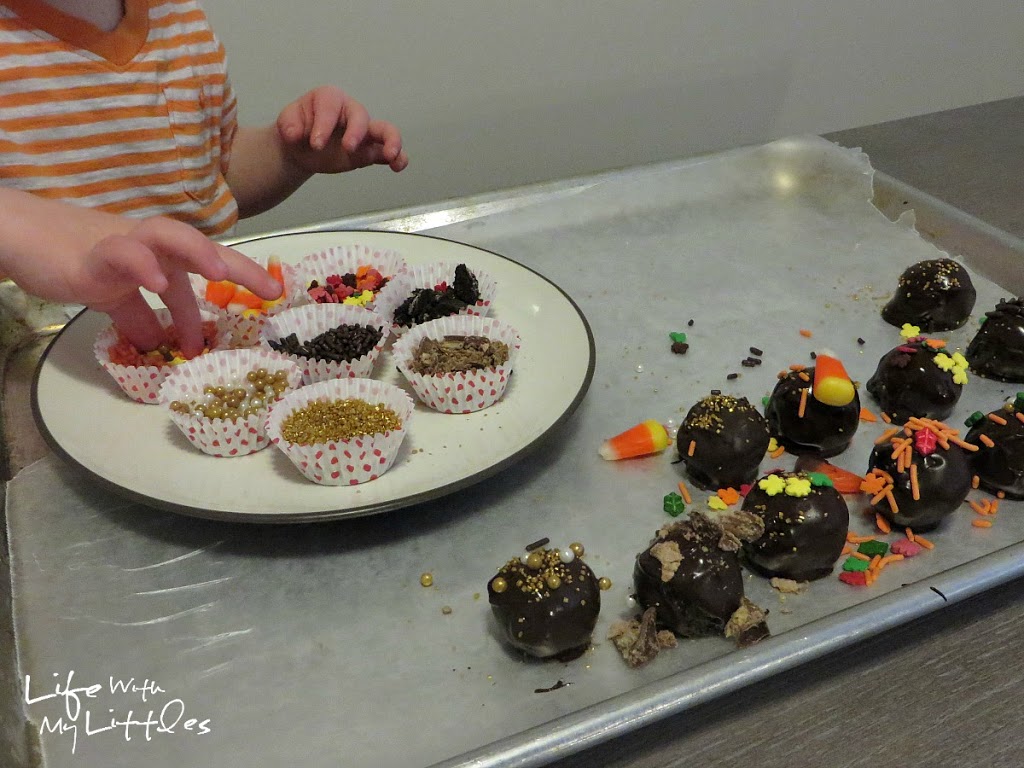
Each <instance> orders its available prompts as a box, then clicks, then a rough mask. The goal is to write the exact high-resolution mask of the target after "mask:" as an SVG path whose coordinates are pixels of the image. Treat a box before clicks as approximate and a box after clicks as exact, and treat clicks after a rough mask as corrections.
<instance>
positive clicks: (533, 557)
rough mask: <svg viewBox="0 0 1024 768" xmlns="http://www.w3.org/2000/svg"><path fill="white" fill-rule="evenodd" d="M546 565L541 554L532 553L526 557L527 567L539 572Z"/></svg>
mask: <svg viewBox="0 0 1024 768" xmlns="http://www.w3.org/2000/svg"><path fill="white" fill-rule="evenodd" d="M542 565H544V556H543V555H542V554H541V553H540V552H531V553H530V554H529V555H527V556H526V567H527V568H531V569H533V570H535V571H536V570H539V569H540V567H541V566H542Z"/></svg>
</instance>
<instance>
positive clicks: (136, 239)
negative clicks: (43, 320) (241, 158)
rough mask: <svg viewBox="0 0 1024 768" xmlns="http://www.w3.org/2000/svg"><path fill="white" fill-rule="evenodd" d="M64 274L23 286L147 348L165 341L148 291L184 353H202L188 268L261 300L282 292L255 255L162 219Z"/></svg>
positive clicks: (101, 245)
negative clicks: (100, 316)
mask: <svg viewBox="0 0 1024 768" xmlns="http://www.w3.org/2000/svg"><path fill="white" fill-rule="evenodd" d="M61 272H63V274H64V278H63V281H62V282H63V285H59V284H58V285H53V284H51V285H50V286H49V287H48V288H47V289H46V290H43V291H41V292H40V291H39V290H32V287H31V286H22V287H24V288H26V289H27V290H30V291H32V292H34V293H37V294H40V295H42V296H43V298H52V299H56V300H59V301H77V302H80V303H83V304H86V305H87V306H89V307H91V308H92V309H96V310H100V311H102V312H106V313H107V314H108V315H110V317H111V319H112V320H113V321H114V324H115V325H117V327H118V329H120V331H121V332H122V333H123V334H124V335H125V336H126V337H127V338H128V340H129V341H131V342H132V344H134V345H135V346H136V347H138V348H139V349H140V350H150V349H154V348H156V347H157V346H159V345H160V344H161V343H163V342H164V340H165V339H164V332H163V328H162V327H161V325H160V323H159V321H158V320H157V318H156V314H155V313H154V312H153V310H152V308H150V306H149V304H148V303H147V302H146V300H145V299H144V298H143V297H142V294H141V293H139V288H140V287H142V288H145V289H147V290H149V291H152V292H153V293H156V294H158V295H159V296H160V298H161V299H163V301H164V304H166V306H167V308H168V309H169V310H170V311H171V316H172V317H173V319H174V324H175V327H176V328H177V329H178V332H179V336H180V339H181V351H182V353H183V354H184V355H185V356H186V357H191V356H194V355H197V354H199V353H200V352H202V351H203V337H202V332H201V329H200V326H201V320H200V315H199V307H198V305H197V304H196V298H195V295H194V293H193V291H192V287H191V284H190V282H189V276H188V275H189V272H196V273H198V274H200V275H202V276H203V277H205V278H207V279H208V280H231V281H233V282H236V283H240V284H241V285H244V286H245V287H247V288H249V289H250V290H252V291H253V293H255V294H256V295H257V296H260V297H261V298H264V299H276V298H277V297H278V296H279V295H280V294H281V286H280V284H278V283H277V281H275V280H274V279H273V278H272V277H270V275H269V274H267V272H266V271H265V270H264V269H263V268H262V267H260V266H259V265H257V264H256V263H255V262H253V261H252V260H250V259H248V258H246V257H245V256H243V255H242V254H240V253H238V252H237V251H233V250H231V249H230V248H225V247H224V246H222V245H218V244H216V243H214V242H213V241H212V240H209V239H208V238H207V237H206V236H204V235H203V234H201V233H200V232H199V231H198V230H195V229H193V228H192V227H190V226H189V225H187V224H183V223H181V222H177V221H172V220H170V219H164V218H152V219H146V220H145V221H143V222H142V223H141V224H139V225H138V226H137V227H135V228H134V229H133V230H131V231H130V232H128V233H127V234H124V235H111V236H110V237H107V238H105V239H103V240H101V241H100V242H98V243H97V244H96V246H95V247H93V249H92V250H91V251H89V252H88V253H87V254H86V255H85V256H84V258H81V259H80V260H79V261H78V263H72V264H71V265H70V266H68V265H65V266H64V268H63V269H62V270H61ZM47 294H49V295H47Z"/></svg>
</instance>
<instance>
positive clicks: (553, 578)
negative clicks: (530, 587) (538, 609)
mask: <svg viewBox="0 0 1024 768" xmlns="http://www.w3.org/2000/svg"><path fill="white" fill-rule="evenodd" d="M546 582H547V585H548V589H558V588H559V587H560V586H562V580H561V579H560V578H558V575H557V574H554V573H552V574H551V575H550V576H548V577H547V579H546Z"/></svg>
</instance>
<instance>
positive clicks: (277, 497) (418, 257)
mask: <svg viewBox="0 0 1024 768" xmlns="http://www.w3.org/2000/svg"><path fill="white" fill-rule="evenodd" d="M359 243H364V244H367V245H370V246H373V247H379V248H393V249H395V250H397V251H400V252H401V253H402V255H403V257H405V259H406V260H407V261H408V262H409V263H410V264H415V263H420V262H431V261H450V262H453V263H465V264H466V265H467V266H469V267H470V269H473V268H474V267H476V268H480V269H484V270H486V271H487V272H488V273H490V274H491V275H492V276H493V277H494V279H495V281H496V283H497V286H498V288H497V296H496V299H495V302H494V306H493V309H492V311H491V314H492V315H493V316H494V317H497V318H500V319H501V320H503V321H505V322H507V323H509V324H510V325H512V326H513V327H515V328H516V329H517V330H518V331H519V333H520V335H521V337H522V350H521V353H520V356H519V360H518V363H517V365H516V370H515V372H514V374H513V375H512V378H511V380H510V383H509V388H508V391H507V392H506V394H505V397H504V398H502V400H501V401H499V402H498V403H497V404H495V405H493V406H491V407H490V408H487V409H486V410H483V411H479V412H477V413H472V414H467V415H445V414H441V413H437V412H436V411H432V410H430V409H429V408H427V407H426V406H424V405H422V404H419V403H418V404H417V406H416V410H415V412H414V413H413V416H412V418H411V419H410V423H409V435H408V436H407V438H406V440H405V442H404V444H403V446H402V450H401V452H400V454H399V458H398V460H397V462H396V463H395V466H394V467H392V468H391V470H390V471H388V472H387V473H386V474H385V475H383V476H382V477H380V478H378V479H377V480H374V481H372V482H369V483H364V484H363V485H359V486H353V487H340V488H339V487H325V486H319V485H315V484H313V483H311V482H309V481H307V480H305V479H304V478H303V477H302V475H301V474H299V472H298V470H296V469H295V468H294V467H293V466H292V465H291V463H290V462H289V461H288V459H287V458H286V457H285V456H284V454H283V453H281V452H280V451H279V450H277V449H276V448H274V447H270V448H267V449H265V450H262V451H259V452H257V453H254V454H250V455H248V456H243V457H239V458H229V459H221V458H214V457H211V456H207V455H205V454H203V453H201V452H199V451H197V450H196V449H195V448H193V447H191V446H190V445H189V443H188V442H187V441H186V440H185V438H184V437H183V436H182V435H181V434H180V432H178V430H177V429H176V428H175V427H174V425H173V424H172V423H171V420H170V418H168V417H167V414H166V413H165V412H164V411H163V409H162V408H161V407H159V406H155V405H142V404H139V403H134V402H132V401H130V400H129V399H128V398H127V397H125V396H124V395H123V394H122V393H121V392H120V390H119V389H118V388H117V385H116V384H115V383H114V381H113V380H112V379H111V378H110V376H109V375H108V374H107V373H106V372H105V371H104V370H103V369H102V368H100V367H99V365H97V363H96V359H95V357H94V356H93V353H92V344H93V340H94V339H95V337H96V334H97V333H98V332H99V331H100V329H101V328H102V327H103V326H104V325H105V324H106V323H107V322H109V321H108V320H107V318H106V316H105V315H102V314H99V313H96V312H91V311H86V312H83V313H82V314H80V315H78V316H77V317H76V318H75V319H73V320H72V321H71V322H70V323H69V324H68V325H67V327H66V328H65V329H64V330H63V331H62V332H61V333H60V334H59V335H58V336H57V337H56V338H55V339H54V340H53V343H52V344H51V345H50V347H49V349H48V350H47V351H46V353H45V355H44V356H43V359H42V361H41V362H40V365H39V368H38V370H37V372H36V379H35V383H34V386H33V392H32V406H33V410H34V413H35V416H36V423H37V424H38V425H39V429H40V431H41V432H42V434H43V436H44V437H45V438H46V440H47V442H48V443H49V445H50V446H51V447H52V448H53V450H54V451H55V452H56V453H58V454H59V455H60V456H62V457H63V458H64V459H66V460H67V461H69V462H70V463H72V464H74V465H77V466H79V467H81V468H82V469H84V470H86V471H87V472H88V473H90V474H91V475H93V476H94V477H96V478H98V479H99V480H101V481H105V482H106V483H108V484H110V485H112V486H113V487H115V488H116V489H118V490H120V491H122V492H126V493H128V494H129V495H130V496H132V497H134V498H136V499H138V500H140V501H142V502H144V503H146V504H150V505H152V506H156V507H161V508H164V509H170V510H172V511H175V512H180V513H183V514H188V515H194V516H197V517H208V518H214V519H222V520H223V519H226V520H238V521H245V522H278V523H280V522H303V521H308V520H329V519H334V518H342V517H354V516H358V515H367V514H373V513H377V512H384V511H387V510H390V509H396V508H398V507H403V506H407V505H410V504H415V503H418V502H422V501H426V500H428V499H432V498H436V497H438V496H443V495H445V494H447V493H451V492H452V491H455V490H458V489H459V488H464V487H465V486H468V485H470V484H472V483H476V482H478V481H480V480H483V479H484V478H486V477H488V476H490V475H492V474H494V473H495V472H497V471H499V470H501V469H503V468H505V467H507V466H509V465H510V464H512V463H513V462H515V461H517V460H518V459H519V458H521V457H522V456H523V455H524V454H525V453H526V452H527V451H528V450H529V449H530V448H532V447H533V446H535V445H536V444H537V443H538V442H539V441H540V440H541V439H542V438H544V436H545V435H547V434H548V433H549V432H551V431H552V430H553V429H554V428H556V427H557V426H558V425H559V424H561V423H562V421H564V420H565V419H566V418H568V417H569V415H570V414H571V413H572V412H573V411H574V410H575V409H576V407H577V406H578V405H579V403H580V401H581V400H582V399H583V396H584V395H585V394H586V392H587V388H588V387H589V386H590V381H591V379H592V377H593V373H594V338H593V335H592V333H591V331H590V327H589V325H588V324H587V321H586V319H585V318H584V317H583V314H582V313H581V312H580V310H579V308H578V307H577V306H576V304H575V303H574V302H573V301H572V299H570V298H569V297H568V296H567V295H566V294H565V293H564V292H563V291H562V290H561V289H560V288H558V287H557V286H556V285H554V284H553V283H551V282H550V281H548V280H547V279H545V278H543V277H541V276H540V275H538V274H537V273H536V272H533V271H531V270H529V269H527V268H526V267H523V266H522V265H520V264H517V263H515V262H514V261H511V260H509V259H507V258H505V257H503V256H499V255H497V254H494V253H491V252H489V251H484V250H481V249H479V248H475V247H472V246H469V245H465V244H462V243H456V242H452V241H450V240H442V239H439V238H434V237H428V236H424V235H410V234H398V233H390V232H314V233H306V234H291V235H273V236H268V237H263V238H257V239H254V240H249V241H246V242H244V243H239V244H236V245H235V247H237V248H238V249H239V250H241V251H243V252H244V253H246V254H248V255H250V256H265V255H269V254H277V255H278V256H280V257H281V259H282V261H289V262H296V261H298V260H299V259H300V258H302V257H303V256H305V255H306V254H307V253H311V252H314V251H319V250H322V249H324V248H328V247H330V246H332V245H347V244H359ZM374 378H378V379H381V380H383V381H389V382H391V383H394V384H398V385H400V386H402V385H403V384H404V381H403V380H402V378H401V376H400V375H399V373H398V372H397V370H396V368H395V365H394V363H393V361H392V359H391V356H390V352H389V351H387V350H385V352H384V354H383V355H382V356H381V359H380V360H378V362H377V365H376V366H375V367H374Z"/></svg>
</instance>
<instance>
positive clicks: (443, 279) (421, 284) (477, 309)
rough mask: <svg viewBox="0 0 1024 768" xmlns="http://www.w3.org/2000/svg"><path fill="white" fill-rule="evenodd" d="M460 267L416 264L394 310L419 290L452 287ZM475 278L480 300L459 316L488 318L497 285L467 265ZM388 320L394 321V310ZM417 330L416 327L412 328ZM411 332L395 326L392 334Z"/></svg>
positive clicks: (483, 273)
mask: <svg viewBox="0 0 1024 768" xmlns="http://www.w3.org/2000/svg"><path fill="white" fill-rule="evenodd" d="M456 266H458V265H457V264H455V263H449V262H444V261H438V262H434V263H431V264H416V265H413V266H410V267H409V271H408V273H407V276H406V277H407V279H406V281H405V291H404V292H403V295H402V297H401V299H400V300H399V301H398V302H397V303H396V304H395V307H394V309H398V307H400V306H401V305H402V303H403V302H404V301H405V300H406V299H407V298H409V296H410V295H411V294H412V292H413V291H414V290H416V289H418V288H436V287H437V286H438V285H440V284H441V283H445V284H447V285H452V283H454V282H455V267H456ZM466 266H467V268H468V269H469V271H470V272H472V273H473V276H474V277H475V278H476V282H477V288H478V290H479V293H480V299H479V300H478V301H477V303H476V304H475V305H473V306H470V307H466V308H465V309H463V310H462V311H461V312H460V313H459V316H466V315H481V316H486V315H488V314H489V313H490V311H491V304H492V302H493V301H494V295H495V293H497V284H496V283H495V282H494V278H493V277H491V276H490V274H488V273H487V272H485V271H484V270H482V269H477V268H475V267H471V266H469V265H468V264H467V265H466ZM387 317H388V318H390V319H392V321H393V319H394V310H392V311H391V314H388V315H387ZM412 327H413V328H415V327H416V326H412ZM408 331H409V328H408V327H405V326H401V325H398V324H393V325H392V327H391V332H392V333H394V334H395V335H396V336H402V335H404V334H405V333H407V332H408Z"/></svg>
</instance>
